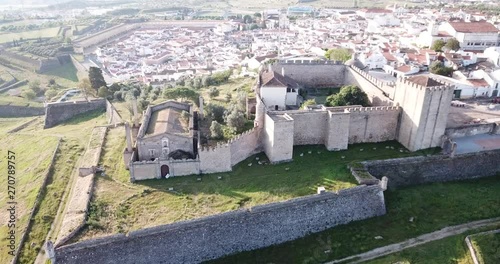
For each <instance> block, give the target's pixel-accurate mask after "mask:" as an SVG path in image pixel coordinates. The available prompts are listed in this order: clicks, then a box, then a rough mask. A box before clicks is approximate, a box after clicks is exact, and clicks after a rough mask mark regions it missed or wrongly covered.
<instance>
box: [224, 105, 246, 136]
mask: <svg viewBox="0 0 500 264" xmlns="http://www.w3.org/2000/svg"><path fill="white" fill-rule="evenodd" d="M245 122H246V118H245V115H244V114H243V112H242V111H240V110H238V109H233V110H232V111H231V112H230V113H229V114H228V115H227V116H226V123H227V125H228V126H229V128H231V130H233V132H236V133H240V132H243V129H244V128H245Z"/></svg>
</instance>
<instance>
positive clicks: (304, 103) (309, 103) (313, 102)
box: [300, 99, 316, 109]
mask: <svg viewBox="0 0 500 264" xmlns="http://www.w3.org/2000/svg"><path fill="white" fill-rule="evenodd" d="M310 105H316V100H315V99H309V100H306V101H304V102H303V103H302V105H301V106H300V108H302V109H306V108H307V107H308V106H310Z"/></svg>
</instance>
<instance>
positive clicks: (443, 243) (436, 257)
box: [364, 224, 500, 264]
mask: <svg viewBox="0 0 500 264" xmlns="http://www.w3.org/2000/svg"><path fill="white" fill-rule="evenodd" d="M495 228H496V229H498V228H500V224H498V225H497V226H496V227H492V228H486V229H484V228H483V229H476V230H471V231H468V232H466V233H463V234H460V235H456V236H451V237H448V238H444V239H440V240H437V241H432V242H429V243H426V244H424V245H420V246H417V247H414V248H408V249H405V250H403V251H401V252H398V253H395V254H391V255H387V256H384V257H381V258H378V259H375V260H371V261H367V262H364V263H366V264H385V263H402V264H403V263H404V264H417V263H430V264H433V263H435V264H447V263H456V264H473V261H472V256H471V254H470V251H469V248H468V247H467V245H466V243H465V237H466V236H467V235H471V234H474V233H478V232H483V231H486V230H489V229H495ZM473 237H475V236H473ZM498 237H500V236H498V235H497V238H496V239H497V240H496V242H497V243H496V244H495V243H494V242H495V238H493V240H492V239H491V237H490V236H489V235H486V236H484V237H483V236H480V237H477V238H478V239H479V240H482V239H483V238H485V240H483V242H486V243H484V244H483V243H482V242H481V244H482V246H485V247H486V248H488V249H489V250H491V252H490V253H493V254H494V253H495V250H496V251H497V252H498V250H499V249H500V244H498V241H499V240H498ZM473 241H475V240H473ZM492 242H493V243H492ZM473 243H474V242H473ZM497 254H498V253H497ZM489 256H490V257H491V256H492V254H489ZM497 256H498V255H497ZM492 260H493V262H481V263H485V264H488V263H495V264H496V263H500V258H498V257H497V258H496V259H492Z"/></svg>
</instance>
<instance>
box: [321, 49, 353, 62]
mask: <svg viewBox="0 0 500 264" xmlns="http://www.w3.org/2000/svg"><path fill="white" fill-rule="evenodd" d="M325 57H326V58H327V59H330V60H334V61H341V62H346V61H348V60H350V59H351V57H352V55H351V52H350V51H349V50H348V49H329V50H327V51H326V52H325Z"/></svg>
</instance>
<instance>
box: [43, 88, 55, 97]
mask: <svg viewBox="0 0 500 264" xmlns="http://www.w3.org/2000/svg"><path fill="white" fill-rule="evenodd" d="M56 95H57V91H56V90H54V89H49V90H47V91H45V97H46V98H47V99H51V98H53V97H54V96H56Z"/></svg>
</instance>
